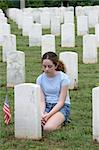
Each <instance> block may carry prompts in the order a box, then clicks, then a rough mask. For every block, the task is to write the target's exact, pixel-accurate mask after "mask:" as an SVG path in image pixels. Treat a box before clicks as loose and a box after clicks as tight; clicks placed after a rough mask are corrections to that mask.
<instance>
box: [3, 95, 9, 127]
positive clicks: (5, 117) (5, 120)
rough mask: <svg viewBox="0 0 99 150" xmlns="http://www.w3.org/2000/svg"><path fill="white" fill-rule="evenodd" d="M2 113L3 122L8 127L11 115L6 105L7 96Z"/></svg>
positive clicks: (7, 104)
mask: <svg viewBox="0 0 99 150" xmlns="http://www.w3.org/2000/svg"><path fill="white" fill-rule="evenodd" d="M3 112H4V122H5V124H6V125H8V124H9V123H10V120H11V113H10V108H9V103H8V95H6V99H5V103H4V106H3Z"/></svg>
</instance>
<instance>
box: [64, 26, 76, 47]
mask: <svg viewBox="0 0 99 150" xmlns="http://www.w3.org/2000/svg"><path fill="white" fill-rule="evenodd" d="M61 47H75V26H74V24H73V23H66V24H62V25H61Z"/></svg>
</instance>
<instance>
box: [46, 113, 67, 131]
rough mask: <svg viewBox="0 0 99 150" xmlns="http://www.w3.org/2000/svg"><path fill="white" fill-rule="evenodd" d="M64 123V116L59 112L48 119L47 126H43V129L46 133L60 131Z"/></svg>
mask: <svg viewBox="0 0 99 150" xmlns="http://www.w3.org/2000/svg"><path fill="white" fill-rule="evenodd" d="M64 121H65V117H64V115H63V114H62V113H61V112H57V113H55V114H54V115H53V116H52V117H50V118H49V119H48V121H47V122H46V124H45V125H44V126H43V129H44V130H45V131H52V130H56V129H59V128H60V127H61V124H62V123H63V122H64Z"/></svg>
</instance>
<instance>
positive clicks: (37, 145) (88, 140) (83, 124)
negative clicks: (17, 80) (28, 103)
mask: <svg viewBox="0 0 99 150" xmlns="http://www.w3.org/2000/svg"><path fill="white" fill-rule="evenodd" d="M9 23H10V24H11V31H12V33H13V34H16V37H17V50H20V51H24V53H25V61H26V82H29V83H30V82H32V83H35V80H36V78H37V76H38V75H39V74H40V73H41V71H42V70H41V47H31V48H29V46H28V37H23V36H22V31H21V30H19V29H18V28H17V25H16V24H15V23H14V22H12V21H11V20H9ZM46 33H47V34H48V33H50V30H43V34H46ZM90 33H94V29H90ZM63 51H74V52H77V53H78V61H79V65H78V67H79V73H78V76H79V87H78V90H70V97H71V115H70V118H71V120H72V121H71V123H70V124H67V125H65V126H63V127H62V128H61V129H59V130H57V131H54V132H50V133H45V132H44V133H43V138H42V140H40V141H33V140H24V139H20V140H19V139H16V138H15V137H14V90H13V88H9V89H8V96H9V105H10V108H11V114H12V120H11V123H10V125H9V126H6V125H5V124H4V121H3V112H2V107H3V102H4V100H5V94H6V91H5V86H6V63H3V62H2V61H1V59H2V57H1V55H2V48H1V47H0V125H1V126H0V149H1V150H6V149H7V150H23V149H24V150H33V149H35V150H52V149H53V150H65V149H66V150H98V149H99V144H94V143H93V139H92V88H94V87H96V86H97V85H98V86H99V60H98V63H97V64H83V63H82V51H83V48H82V37H81V36H76V46H75V47H74V48H62V47H61V46H60V37H59V36H58V37H56V52H57V54H59V53H60V52H63ZM98 59H99V49H98Z"/></svg>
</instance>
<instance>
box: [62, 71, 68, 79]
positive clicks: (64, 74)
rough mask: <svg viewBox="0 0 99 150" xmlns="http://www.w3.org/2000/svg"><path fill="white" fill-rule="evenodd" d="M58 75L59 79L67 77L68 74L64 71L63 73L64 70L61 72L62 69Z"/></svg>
mask: <svg viewBox="0 0 99 150" xmlns="http://www.w3.org/2000/svg"><path fill="white" fill-rule="evenodd" d="M60 75H61V79H64V78H65V79H68V78H69V76H68V75H67V74H66V73H64V72H62V71H60Z"/></svg>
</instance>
